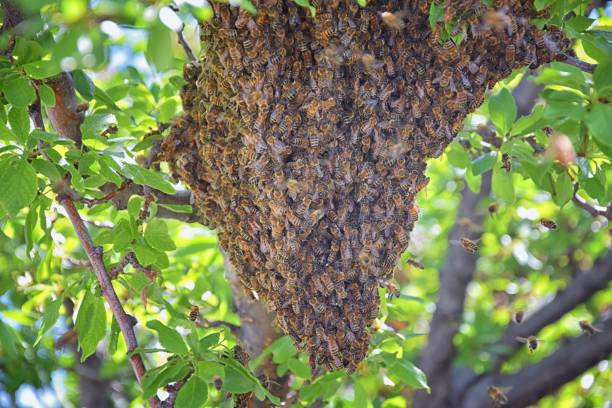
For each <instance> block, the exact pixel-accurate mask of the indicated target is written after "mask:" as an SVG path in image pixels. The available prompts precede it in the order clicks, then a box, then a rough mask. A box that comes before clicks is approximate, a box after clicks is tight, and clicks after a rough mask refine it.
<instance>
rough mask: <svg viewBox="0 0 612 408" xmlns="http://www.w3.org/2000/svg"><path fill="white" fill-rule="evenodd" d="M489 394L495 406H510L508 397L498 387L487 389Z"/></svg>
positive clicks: (490, 386) (491, 386)
mask: <svg viewBox="0 0 612 408" xmlns="http://www.w3.org/2000/svg"><path fill="white" fill-rule="evenodd" d="M487 393H488V394H489V398H491V400H492V401H493V403H494V404H495V406H500V405H506V404H508V397H507V396H506V394H504V391H502V389H501V388H499V387H496V386H494V385H489V387H488V388H487Z"/></svg>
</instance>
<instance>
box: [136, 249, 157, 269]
mask: <svg viewBox="0 0 612 408" xmlns="http://www.w3.org/2000/svg"><path fill="white" fill-rule="evenodd" d="M132 248H133V249H134V254H136V259H138V262H139V263H140V264H141V265H143V266H150V265H153V264H154V263H156V262H157V260H158V259H159V253H158V252H157V251H156V250H154V249H153V248H151V247H150V246H148V245H146V244H141V243H136V244H134V245H133V246H132Z"/></svg>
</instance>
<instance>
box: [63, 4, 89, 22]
mask: <svg viewBox="0 0 612 408" xmlns="http://www.w3.org/2000/svg"><path fill="white" fill-rule="evenodd" d="M61 11H62V14H61V15H62V17H63V18H64V19H65V20H66V22H67V23H74V22H76V21H78V20H79V19H80V18H81V17H83V16H84V15H85V13H86V12H87V0H62V1H61Z"/></svg>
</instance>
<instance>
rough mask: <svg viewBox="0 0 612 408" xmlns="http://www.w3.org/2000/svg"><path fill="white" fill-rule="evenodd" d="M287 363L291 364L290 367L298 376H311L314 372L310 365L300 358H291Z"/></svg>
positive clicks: (308, 377) (307, 377)
mask: <svg viewBox="0 0 612 408" xmlns="http://www.w3.org/2000/svg"><path fill="white" fill-rule="evenodd" d="M287 364H288V366H289V369H290V370H291V371H292V372H293V373H294V374H295V375H297V376H298V377H301V378H306V379H310V378H311V376H312V372H311V370H310V366H309V365H308V364H307V363H305V362H303V361H302V360H298V359H297V358H290V359H289V361H288V362H287Z"/></svg>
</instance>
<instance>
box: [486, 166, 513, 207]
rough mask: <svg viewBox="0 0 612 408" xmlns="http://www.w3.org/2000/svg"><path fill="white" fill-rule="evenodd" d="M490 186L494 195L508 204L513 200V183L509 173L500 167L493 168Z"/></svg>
mask: <svg viewBox="0 0 612 408" xmlns="http://www.w3.org/2000/svg"><path fill="white" fill-rule="evenodd" d="M491 188H492V190H493V193H494V194H495V196H497V197H498V198H500V199H501V200H503V201H505V202H506V203H508V204H512V203H513V202H514V184H513V183H512V176H511V174H510V173H508V172H506V170H504V169H502V168H495V169H493V177H492V180H491Z"/></svg>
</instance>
